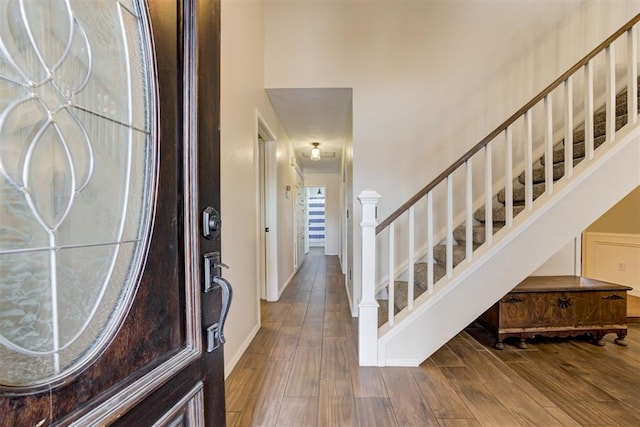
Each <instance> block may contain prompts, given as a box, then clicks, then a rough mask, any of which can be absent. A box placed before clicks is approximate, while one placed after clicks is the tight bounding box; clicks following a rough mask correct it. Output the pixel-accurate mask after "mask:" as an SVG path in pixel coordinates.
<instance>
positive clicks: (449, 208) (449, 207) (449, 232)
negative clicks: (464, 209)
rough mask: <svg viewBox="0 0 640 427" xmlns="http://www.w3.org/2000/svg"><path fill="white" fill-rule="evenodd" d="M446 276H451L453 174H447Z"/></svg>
mask: <svg viewBox="0 0 640 427" xmlns="http://www.w3.org/2000/svg"><path fill="white" fill-rule="evenodd" d="M446 240H447V277H451V276H453V175H451V174H450V175H449V176H447V239H446Z"/></svg>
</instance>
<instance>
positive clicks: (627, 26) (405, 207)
mask: <svg viewBox="0 0 640 427" xmlns="http://www.w3.org/2000/svg"><path fill="white" fill-rule="evenodd" d="M638 21H640V14H638V15H636V16H634V17H633V19H631V20H630V21H629V22H627V23H626V24H625V25H623V26H622V27H621V28H620V29H619V30H618V31H616V32H615V33H614V34H612V35H611V36H610V37H609V38H607V39H606V40H605V41H603V42H602V43H600V44H599V45H598V46H597V47H596V48H595V49H593V50H592V51H591V52H589V53H588V54H587V55H586V56H585V57H584V58H582V59H581V60H580V61H578V63H576V64H575V65H574V66H573V67H571V68H569V69H568V70H567V71H566V72H565V73H564V74H562V75H561V76H560V77H558V78H557V79H556V80H555V81H554V82H553V83H551V84H550V85H549V86H547V87H546V88H545V89H544V90H543V91H542V92H540V93H539V94H538V95H536V96H535V97H534V98H533V99H532V100H531V101H529V102H527V103H526V104H525V106H524V107H522V108H520V109H519V110H518V111H516V112H515V113H514V114H513V115H512V116H511V117H509V118H508V119H507V120H505V121H504V122H503V123H502V124H501V125H500V126H498V127H497V128H496V129H495V130H494V131H493V132H491V133H490V134H489V135H487V136H486V137H485V138H484V139H482V141H480V142H479V143H477V144H476V145H475V146H474V147H473V148H471V149H470V150H469V151H467V152H466V153H465V154H464V155H463V156H462V157H460V158H459V159H458V160H456V161H455V162H454V163H453V164H452V165H451V166H449V167H448V168H447V169H445V170H444V172H442V173H441V174H440V175H438V176H437V177H436V178H435V179H434V180H433V181H431V182H430V183H429V184H427V185H426V186H425V187H424V188H423V189H422V190H420V191H418V192H417V193H416V194H415V195H414V196H413V197H412V198H410V199H409V200H407V201H406V202H405V203H403V204H402V206H400V207H399V208H398V209H397V210H396V211H395V212H393V213H392V214H391V215H389V216H388V217H387V218H386V219H385V220H384V221H382V222H381V223H380V224H379V225H378V226H377V227H376V234H378V233H380V232H381V231H382V230H384V229H385V228H387V227H388V226H389V224H391V223H392V222H393V221H395V220H396V219H398V217H399V216H400V215H402V214H403V213H405V212H406V211H407V210H408V209H409V208H410V207H411V206H413V205H415V204H416V203H417V202H418V201H419V200H420V199H422V198H423V197H424V196H425V195H426V194H427V193H428V192H429V191H431V190H433V189H434V188H435V187H436V186H437V185H438V184H440V183H441V182H442V181H444V179H445V178H446V177H448V176H449V175H451V174H452V173H453V172H454V171H455V170H456V169H458V168H459V167H460V166H462V165H464V164H465V162H466V161H467V160H469V159H470V158H471V157H473V155H474V154H476V153H477V152H478V151H480V150H481V149H483V148H484V147H485V146H486V145H487V144H488V143H489V142H491V141H492V140H493V139H494V138H495V137H496V136H498V135H500V133H502V132H503V131H504V130H505V129H506V128H507V127H509V126H510V125H511V124H512V123H513V122H515V121H516V120H518V119H519V118H520V117H521V116H522V115H524V113H526V112H527V111H529V110H530V109H531V108H533V107H534V106H535V105H536V104H537V103H538V102H540V101H541V100H542V99H543V98H544V97H545V96H547V95H548V94H550V93H551V92H552V91H553V90H554V89H555V88H557V87H558V86H560V84H562V83H563V82H564V81H565V80H566V79H568V78H569V77H571V76H572V75H573V74H574V73H575V72H576V71H578V70H579V69H580V68H582V67H584V66H585V65H586V64H587V63H588V62H589V61H591V60H592V59H593V58H594V57H595V56H596V55H598V54H599V53H600V52H602V51H603V50H604V49H605V48H606V47H607V46H609V45H610V44H611V43H613V42H614V41H615V40H616V39H617V38H618V37H620V36H621V35H623V34H624V33H625V32H627V31H629V30H630V29H631V27H633V26H634V25H635V24H636V23H637V22H638Z"/></svg>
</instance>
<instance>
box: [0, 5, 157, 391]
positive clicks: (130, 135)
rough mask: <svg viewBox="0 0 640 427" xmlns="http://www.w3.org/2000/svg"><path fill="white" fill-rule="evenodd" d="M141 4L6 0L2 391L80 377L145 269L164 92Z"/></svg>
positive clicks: (1, 39) (2, 20)
mask: <svg viewBox="0 0 640 427" xmlns="http://www.w3.org/2000/svg"><path fill="white" fill-rule="evenodd" d="M140 3H141V2H140V1H133V0H126V1H125V0H0V360H1V361H2V363H1V364H0V387H1V388H4V389H7V390H20V389H25V390H26V389H28V388H29V387H34V386H35V387H37V386H40V385H43V384H47V383H53V382H56V381H61V380H62V379H63V378H64V377H65V376H68V375H70V374H72V373H74V372H77V371H79V370H80V369H81V368H82V367H83V365H84V364H85V363H87V362H88V361H89V360H91V359H92V358H93V357H95V356H96V355H97V354H99V353H100V351H101V350H102V349H103V348H104V346H105V345H106V344H107V343H108V342H109V341H110V339H111V338H112V337H113V335H114V334H115V331H116V330H117V328H118V327H119V325H120V323H121V321H122V317H123V316H124V315H125V314H126V312H127V310H128V307H129V306H130V304H131V301H132V299H133V295H134V294H135V289H136V286H137V281H138V280H139V275H140V272H141V269H142V266H143V264H144V259H145V256H146V250H147V246H148V240H149V234H150V229H151V223H152V217H153V204H154V199H155V197H154V194H155V181H156V176H155V175H156V161H155V160H156V156H157V148H156V135H155V120H154V118H155V109H156V106H155V95H154V93H153V92H154V84H153V78H154V75H153V72H152V69H153V67H152V58H151V55H150V45H151V44H150V35H149V29H148V26H147V25H146V21H144V19H143V17H144V16H145V15H144V14H143V13H142V9H141V7H142V6H141V4H140Z"/></svg>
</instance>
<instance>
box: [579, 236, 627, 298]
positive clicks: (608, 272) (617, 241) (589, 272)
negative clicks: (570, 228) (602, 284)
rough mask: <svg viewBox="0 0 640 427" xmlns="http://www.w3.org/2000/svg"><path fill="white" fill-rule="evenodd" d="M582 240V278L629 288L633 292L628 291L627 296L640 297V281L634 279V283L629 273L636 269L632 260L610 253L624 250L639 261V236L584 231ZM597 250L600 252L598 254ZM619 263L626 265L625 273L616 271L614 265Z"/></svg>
mask: <svg viewBox="0 0 640 427" xmlns="http://www.w3.org/2000/svg"><path fill="white" fill-rule="evenodd" d="M583 240H584V276H585V277H589V278H592V279H598V280H605V281H607V282H612V283H618V284H621V285H627V286H631V287H633V290H631V291H629V295H632V296H635V297H640V279H637V278H636V279H635V282H634V277H635V275H634V274H633V272H629V269H633V268H637V264H636V263H634V262H633V259H631V260H629V259H628V258H626V259H625V255H622V254H620V253H618V254H616V255H613V254H612V253H610V252H611V251H615V250H616V248H618V249H619V248H626V249H627V251H629V250H631V251H633V253H635V254H636V255H637V256H638V259H640V234H629V233H609V232H594V231H585V233H584V239H583ZM598 248H599V249H601V250H602V251H600V252H598V251H597V249H598ZM626 256H628V252H627V254H626ZM618 257H620V258H618ZM632 258H634V257H632ZM620 261H624V262H626V263H627V267H626V271H625V272H622V271H618V270H617V266H616V264H617V263H618V262H620Z"/></svg>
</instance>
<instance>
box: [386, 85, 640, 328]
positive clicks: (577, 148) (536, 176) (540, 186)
mask: <svg viewBox="0 0 640 427" xmlns="http://www.w3.org/2000/svg"><path fill="white" fill-rule="evenodd" d="M637 81H638V84H639V85H640V78H638V80H637ZM637 99H638V100H639V102H638V104H639V105H640V97H638V98H637ZM638 111H640V107H639V108H638ZM615 114H616V116H615V120H616V125H615V126H616V130H620V129H621V128H622V127H623V126H624V125H626V124H627V90H626V89H625V90H623V91H622V92H620V93H618V94H617V95H616V110H615ZM593 123H594V125H593V129H594V148H596V149H597V148H598V147H600V146H601V145H602V144H603V143H604V142H605V139H606V135H605V133H606V110H605V108H604V107H602V108H601V109H600V110H598V111H597V112H596V113H595V114H594V116H593ZM585 147H586V144H585V132H584V123H583V124H581V125H580V126H578V127H576V128H575V130H574V133H573V165H574V166H577V165H578V164H580V162H582V161H583V160H584V158H585V153H586V150H585ZM564 155H565V150H564V140H560V141H558V142H557V143H556V144H555V146H554V150H553V180H554V182H555V181H558V180H559V179H560V178H562V177H563V176H564V173H565V167H564ZM545 163H546V160H545V157H544V156H542V157H540V158H539V159H537V161H536V162H535V164H536V165H538V166H539V167H537V168H535V169H533V173H532V179H533V185H532V189H533V199H534V200H535V199H537V198H538V197H540V196H541V195H542V194H544V192H545V168H544V166H545ZM512 194H513V205H514V209H513V216H514V217H516V216H517V215H518V214H519V213H521V212H522V211H523V210H524V208H525V206H524V204H525V173H524V172H522V173H521V174H520V175H519V176H518V178H517V180H516V181H515V182H514V188H513V192H512ZM505 202H506V190H505V189H502V190H500V191H499V192H498V194H497V196H496V198H495V205H494V207H493V208H492V209H493V213H492V219H493V221H492V222H493V227H492V228H493V232H494V234H495V233H496V232H498V231H499V230H500V229H502V227H504V225H505V219H506V208H505V206H504V205H505ZM485 218H486V215H485V208H484V207H481V208H479V209H478V210H476V211H475V213H474V219H475V221H476V222H477V225H474V226H473V231H472V233H471V235H472V239H473V248H474V250H475V249H477V248H479V247H480V246H481V245H482V244H484V243H485V238H486V230H485V225H484V222H485ZM453 239H454V241H455V243H456V245H455V246H453V267H454V268H455V267H457V266H458V265H459V264H460V263H461V262H463V261H464V260H465V259H466V245H465V243H466V239H467V232H466V227H465V225H460V226H458V227H457V228H456V229H455V230H453ZM433 255H434V261H435V264H434V282H438V281H439V280H440V279H442V278H443V277H444V276H445V275H446V268H445V266H446V264H447V247H446V245H445V244H439V245H437V246H435V247H434V250H433ZM425 292H427V263H426V262H418V263H415V264H414V297H415V298H417V297H419V296H420V295H422V294H423V293H425ZM407 293H408V282H406V281H403V280H396V281H395V298H394V302H395V304H394V306H395V310H394V311H395V314H398V313H400V312H401V311H402V310H403V309H405V308H406V307H407ZM379 304H380V309H379V312H378V325H379V326H382V325H383V324H384V323H386V322H387V320H388V316H387V313H388V305H387V300H384V299H383V300H379Z"/></svg>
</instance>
